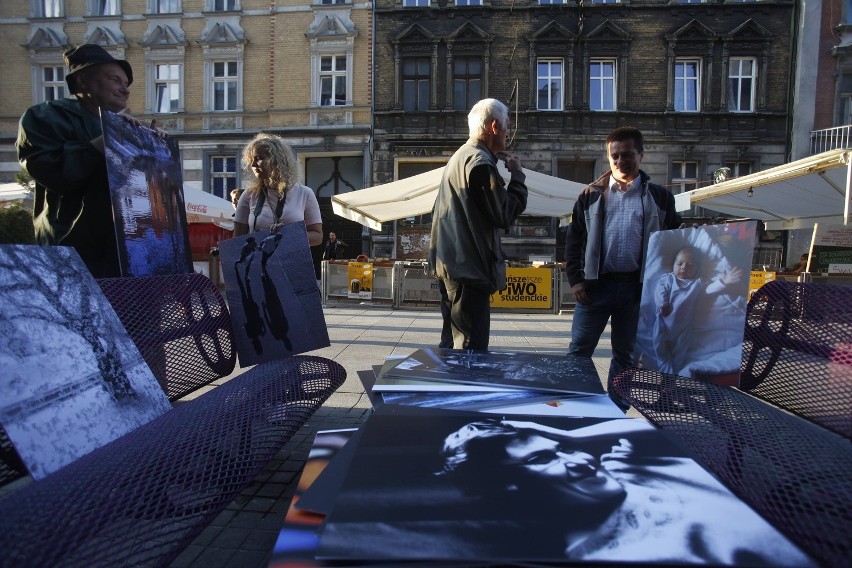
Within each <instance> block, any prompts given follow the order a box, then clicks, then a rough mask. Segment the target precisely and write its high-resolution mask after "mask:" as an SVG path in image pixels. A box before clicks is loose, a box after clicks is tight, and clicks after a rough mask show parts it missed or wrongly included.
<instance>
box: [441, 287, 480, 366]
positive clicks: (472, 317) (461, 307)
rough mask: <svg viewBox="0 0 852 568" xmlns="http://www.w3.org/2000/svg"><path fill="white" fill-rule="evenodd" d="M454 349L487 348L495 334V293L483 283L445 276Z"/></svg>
mask: <svg viewBox="0 0 852 568" xmlns="http://www.w3.org/2000/svg"><path fill="white" fill-rule="evenodd" d="M443 280H444V285H445V286H446V287H447V298H448V300H449V307H450V323H451V327H452V331H453V349H471V350H473V351H487V350H488V338H489V335H490V334H491V294H490V293H489V291H488V290H487V289H484V288H482V287H480V286H476V285H472V284H467V283H464V282H458V281H456V280H451V279H449V278H445V279H443Z"/></svg>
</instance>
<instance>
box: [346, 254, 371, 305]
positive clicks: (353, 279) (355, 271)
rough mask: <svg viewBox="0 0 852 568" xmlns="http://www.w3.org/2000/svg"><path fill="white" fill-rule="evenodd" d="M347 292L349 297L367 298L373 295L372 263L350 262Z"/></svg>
mask: <svg viewBox="0 0 852 568" xmlns="http://www.w3.org/2000/svg"><path fill="white" fill-rule="evenodd" d="M348 269H349V270H348V271H349V293H348V294H347V295H348V297H350V298H360V299H366V300H369V299H371V298H372V297H373V263H372V262H350V263H349V265H348Z"/></svg>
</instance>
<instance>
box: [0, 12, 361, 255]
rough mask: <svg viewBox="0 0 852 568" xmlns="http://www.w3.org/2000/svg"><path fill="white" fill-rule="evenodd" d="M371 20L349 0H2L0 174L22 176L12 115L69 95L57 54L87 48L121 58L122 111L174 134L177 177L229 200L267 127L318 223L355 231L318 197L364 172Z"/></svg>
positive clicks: (356, 185) (346, 186) (345, 234)
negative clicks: (296, 173) (308, 193)
mask: <svg viewBox="0 0 852 568" xmlns="http://www.w3.org/2000/svg"><path fill="white" fill-rule="evenodd" d="M371 20H372V6H371V4H370V3H369V2H367V3H358V2H355V1H352V0H314V1H312V0H20V1H16V2H2V3H0V52H2V54H3V65H4V68H5V75H6V80H4V81H2V82H0V176H2V177H0V181H14V176H15V173H17V172H19V171H20V166H19V165H18V163H17V160H16V158H15V152H14V140H15V136H16V131H17V123H18V119H19V118H20V116H21V114H23V112H24V111H25V110H26V109H27V108H28V107H29V106H30V105H32V104H35V103H38V102H42V101H44V100H49V99H53V98H57V97H63V96H67V92H66V87H65V82H64V74H65V71H66V70H65V68H64V67H63V59H62V53H63V52H64V51H65V50H66V49H68V48H70V47H73V46H76V45H79V44H83V43H95V44H98V45H101V46H103V47H104V48H105V49H107V50H108V51H109V52H110V53H111V54H112V55H113V56H115V57H117V58H122V59H126V60H127V61H129V62H130V63H131V65H132V66H133V71H134V82H133V85H132V86H131V97H130V108H129V111H130V113H131V114H133V115H134V116H136V117H137V118H139V119H140V120H142V121H143V122H145V123H147V122H148V121H150V120H152V119H156V120H157V125H158V126H159V127H161V128H164V129H166V130H167V131H168V132H169V134H170V135H171V136H174V137H175V138H177V140H178V142H179V145H180V149H181V158H182V162H183V178H184V183H185V185H188V186H195V187H200V188H202V189H203V190H204V191H207V192H210V193H213V194H214V195H218V196H220V197H225V198H228V193H229V191H230V190H231V189H233V188H236V187H241V186H244V185H245V184H246V183H247V181H248V180H247V179H246V178H245V176H247V175H251V174H250V173H248V172H246V171H245V170H244V169H243V168H242V165H241V161H240V152H241V149H242V148H243V146H244V145H245V144H246V142H248V140H250V139H251V138H252V137H253V136H254V135H255V134H256V133H258V132H260V131H268V132H273V133H275V134H278V135H280V136H282V137H284V138H285V139H287V140H288V141H289V142H290V143H291V145H292V146H293V148H294V150H295V151H296V154H297V157H298V159H299V162H300V164H301V169H302V177H303V181H304V182H305V183H306V185H308V186H309V187H311V188H313V189H314V191H315V192H316V193H317V196H318V198H319V201H320V205H321V209H322V211H323V224H324V227H325V230H326V231H328V230H335V231H337V232H338V234H339V235H341V237H342V238H351V237H354V238H355V239H356V240H358V239H360V236H361V228H360V226H359V225H356V224H354V223H351V222H348V221H345V220H343V219H341V218H340V217H337V216H335V215H334V214H333V213H332V211H331V206H330V199H331V196H332V195H334V194H337V193H342V192H346V191H351V190H355V189H361V188H362V187H364V186H365V183H366V182H367V181H368V180H369V173H370V164H369V144H370V129H371V108H370V78H371V44H372V35H371V32H372V29H371ZM350 235H351V237H350ZM317 254H319V252H318V251H317Z"/></svg>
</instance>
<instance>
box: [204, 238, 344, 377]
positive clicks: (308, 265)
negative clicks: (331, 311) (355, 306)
mask: <svg viewBox="0 0 852 568" xmlns="http://www.w3.org/2000/svg"><path fill="white" fill-rule="evenodd" d="M219 257H220V258H221V260H222V274H223V276H224V278H225V286H226V296H227V299H228V306H229V308H230V312H231V322H232V323H233V326H234V342H235V344H236V346H237V355H238V358H239V361H240V366H241V367H246V366H248V365H255V364H257V363H262V362H264V361H272V360H275V359H284V358H287V357H291V356H293V355H296V354H299V353H305V352H306V351H313V350H314V349H320V348H322V347H328V346H329V345H330V341H329V338H328V329H327V328H326V325H325V316H324V315H323V312H322V298H321V295H320V289H319V286H318V285H317V279H316V274H315V273H314V265H313V260H312V259H311V251H310V248H309V246H308V237H307V231H306V230H305V223H304V221H300V222H298V223H288V224H286V225H282V226H281V227H280V228H279V229H278V231H277V232H275V233H269V232H266V231H258V232H255V233H251V234H249V235H243V236H241V237H236V238H233V239H228V240H225V241H221V242H220V243H219Z"/></svg>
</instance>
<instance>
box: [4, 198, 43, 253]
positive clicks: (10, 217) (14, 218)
mask: <svg viewBox="0 0 852 568" xmlns="http://www.w3.org/2000/svg"><path fill="white" fill-rule="evenodd" d="M34 243H35V233H34V232H33V214H32V212H31V211H28V210H27V209H25V208H24V206H23V205H21V204H20V203H13V204H12V205H11V206H9V207H5V208H2V209H0V244H27V245H29V244H34Z"/></svg>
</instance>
